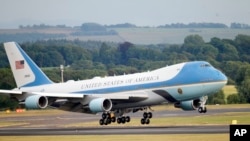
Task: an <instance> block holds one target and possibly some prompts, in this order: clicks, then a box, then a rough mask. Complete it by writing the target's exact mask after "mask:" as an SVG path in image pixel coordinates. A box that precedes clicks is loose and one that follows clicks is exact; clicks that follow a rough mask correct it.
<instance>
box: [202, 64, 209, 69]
mask: <svg viewBox="0 0 250 141" xmlns="http://www.w3.org/2000/svg"><path fill="white" fill-rule="evenodd" d="M201 67H203V68H204V67H211V65H210V64H202V65H201Z"/></svg>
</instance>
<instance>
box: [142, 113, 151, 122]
mask: <svg viewBox="0 0 250 141" xmlns="http://www.w3.org/2000/svg"><path fill="white" fill-rule="evenodd" d="M152 117H153V114H152V113H151V112H148V113H147V112H144V113H143V118H142V119H141V124H149V123H150V119H151V118H152Z"/></svg>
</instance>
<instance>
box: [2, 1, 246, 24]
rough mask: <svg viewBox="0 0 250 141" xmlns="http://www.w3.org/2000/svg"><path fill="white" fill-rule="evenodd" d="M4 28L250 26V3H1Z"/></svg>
mask: <svg viewBox="0 0 250 141" xmlns="http://www.w3.org/2000/svg"><path fill="white" fill-rule="evenodd" d="M0 5H1V6H0V19H1V20H0V28H13V27H18V26H19V25H33V24H42V23H44V24H50V25H58V24H66V25H67V26H78V25H81V24H82V23H86V22H96V23H100V24H103V25H104V24H106V25H110V24H118V23H125V22H128V23H132V24H136V25H138V26H158V25H165V24H170V23H190V22H214V23H215V22H216V23H217V22H218V23H224V24H227V25H230V23H232V22H238V23H246V24H250V8H249V6H250V0H0Z"/></svg>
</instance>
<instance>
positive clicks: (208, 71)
mask: <svg viewBox="0 0 250 141" xmlns="http://www.w3.org/2000/svg"><path fill="white" fill-rule="evenodd" d="M166 73H168V72H166ZM225 80H227V78H226V76H225V75H224V74H222V73H221V72H220V71H218V70H217V69H215V68H214V67H212V66H211V65H210V64H209V63H207V62H204V61H196V62H188V63H186V64H185V65H184V67H183V68H182V69H181V70H180V72H179V73H178V74H177V75H176V76H175V77H174V78H172V79H170V80H167V81H162V82H153V83H146V84H136V85H129V86H119V87H110V88H102V89H94V90H86V91H80V92H75V93H84V94H102V93H114V92H122V91H133V90H140V89H150V88H157V87H167V86H177V85H188V84H197V83H205V82H217V81H225Z"/></svg>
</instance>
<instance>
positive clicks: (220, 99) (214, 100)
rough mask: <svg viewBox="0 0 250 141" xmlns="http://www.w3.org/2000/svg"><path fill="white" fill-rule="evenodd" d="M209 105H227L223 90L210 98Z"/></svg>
mask: <svg viewBox="0 0 250 141" xmlns="http://www.w3.org/2000/svg"><path fill="white" fill-rule="evenodd" d="M207 103H208V104H225V103H226V102H225V94H224V92H223V91H222V90H220V91H219V92H217V93H216V94H214V95H211V96H208V101H207Z"/></svg>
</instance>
